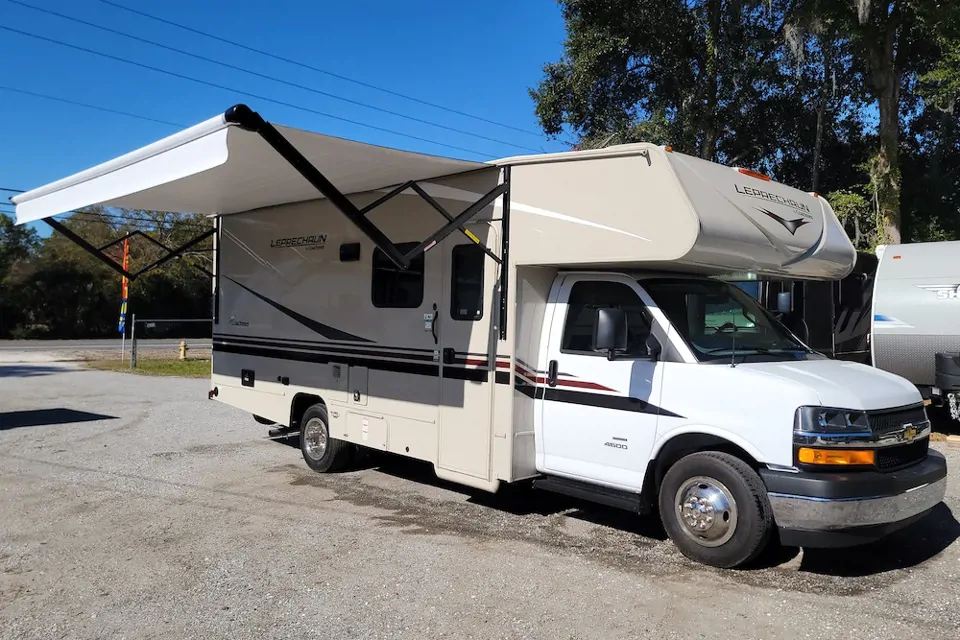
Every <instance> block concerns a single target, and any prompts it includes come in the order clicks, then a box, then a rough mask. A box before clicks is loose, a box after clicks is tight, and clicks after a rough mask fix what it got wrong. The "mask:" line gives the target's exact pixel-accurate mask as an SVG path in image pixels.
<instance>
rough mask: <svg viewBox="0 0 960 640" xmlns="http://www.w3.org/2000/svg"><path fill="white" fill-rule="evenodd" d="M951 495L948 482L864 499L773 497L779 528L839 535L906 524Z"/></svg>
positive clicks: (771, 494)
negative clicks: (858, 529)
mask: <svg viewBox="0 0 960 640" xmlns="http://www.w3.org/2000/svg"><path fill="white" fill-rule="evenodd" d="M946 491H947V479H946V477H943V478H941V479H939V480H937V481H935V482H930V483H927V484H923V485H920V486H918V487H913V488H911V489H908V490H907V491H904V492H903V493H899V494H896V495H888V496H873V497H863V498H859V497H858V498H838V499H830V498H815V497H811V496H798V495H791V494H784V493H770V494H768V496H769V498H770V506H771V508H772V509H773V517H774V519H775V520H776V522H777V526H779V527H781V528H783V529H803V530H806V531H836V530H841V529H851V528H854V527H869V526H875V525H883V524H889V523H893V522H899V521H901V520H906V519H908V518H912V517H914V516H917V515H920V514H922V513H924V512H926V511H929V510H930V509H932V508H933V507H935V506H937V505H938V504H939V503H940V502H941V501H942V500H943V497H944V495H945V494H946Z"/></svg>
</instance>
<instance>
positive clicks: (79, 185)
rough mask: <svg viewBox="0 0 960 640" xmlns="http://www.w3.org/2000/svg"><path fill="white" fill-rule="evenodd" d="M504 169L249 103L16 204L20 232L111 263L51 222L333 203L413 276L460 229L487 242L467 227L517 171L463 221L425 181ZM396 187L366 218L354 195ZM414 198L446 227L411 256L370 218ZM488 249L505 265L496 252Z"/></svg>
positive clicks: (26, 196)
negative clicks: (44, 233)
mask: <svg viewBox="0 0 960 640" xmlns="http://www.w3.org/2000/svg"><path fill="white" fill-rule="evenodd" d="M495 166H496V165H494V164H488V163H483V162H472V161H467V160H458V159H454V158H444V157H440V156H432V155H425V154H420V153H412V152H409V151H401V150H399V149H390V148H387V147H380V146H375V145H370V144H365V143H361V142H355V141H352V140H345V139H342V138H335V137H332V136H326V135H321V134H318V133H312V132H309V131H303V130H300V129H293V128H290V127H284V126H278V125H273V124H271V123H269V122H267V121H265V120H264V119H263V118H262V117H261V116H260V115H259V114H258V113H256V112H254V111H252V110H251V109H250V108H249V107H247V106H246V105H236V106H234V107H231V108H230V109H228V110H227V111H226V112H225V113H223V114H222V115H220V116H217V117H215V118H211V119H210V120H207V121H206V122H202V123H200V124H198V125H196V126H193V127H190V128H189V129H185V130H184V131H181V132H180V133H177V134H174V135H172V136H169V137H167V138H164V139H163V140H160V141H158V142H155V143H153V144H151V145H148V146H146V147H143V148H141V149H138V150H136V151H133V152H131V153H128V154H126V155H123V156H120V157H119V158H115V159H114V160H110V161H109V162H105V163H103V164H100V165H98V166H95V167H92V168H90V169H87V170H86V171H82V172H80V173H77V174H75V175H73V176H69V177H67V178H64V179H62V180H58V181H57V182H53V183H50V184H48V185H45V186H43V187H39V188H37V189H33V190H32V191H28V192H26V193H23V194H20V195H18V196H16V197H14V198H12V200H13V203H14V204H15V205H16V216H17V223H18V224H24V223H26V222H32V221H36V220H44V221H46V222H47V223H48V224H49V225H51V226H52V227H54V228H55V229H57V230H58V231H60V232H61V233H63V234H65V235H67V236H68V237H69V238H70V239H71V240H73V241H74V242H76V243H77V244H79V245H80V246H82V247H84V248H85V249H87V250H88V251H90V252H91V253H99V254H100V255H98V257H99V258H100V259H101V260H104V261H109V259H108V258H106V257H104V256H103V255H102V252H100V251H99V250H98V249H96V248H95V247H92V246H90V245H89V244H87V243H86V242H85V241H84V240H83V239H82V238H79V237H78V236H76V234H74V233H72V232H71V231H70V230H69V229H68V228H66V227H64V225H62V224H60V223H59V222H57V221H56V220H53V219H51V216H55V215H57V214H61V213H65V212H68V211H73V210H75V209H78V208H82V207H87V206H91V205H97V204H99V205H103V206H108V207H120V208H125V209H146V210H154V211H177V212H191V213H204V214H210V215H225V214H231V213H239V212H242V211H250V210H253V209H259V208H262V207H268V206H273V205H280V204H286V203H291V202H300V201H304V200H315V199H318V198H327V199H328V200H329V201H330V202H331V204H333V205H334V206H335V207H336V208H337V209H338V210H340V212H341V213H343V214H344V215H345V216H346V217H347V218H348V219H350V220H351V222H353V223H354V224H355V225H356V226H357V228H358V229H359V230H360V231H362V232H363V233H364V234H366V235H367V237H369V238H370V239H371V240H372V241H373V242H374V243H375V244H376V245H377V246H378V247H379V248H380V249H381V250H382V251H383V252H384V253H385V254H386V255H387V256H388V257H389V258H390V259H391V260H392V261H393V262H394V263H396V264H397V265H398V266H399V267H400V268H403V269H406V268H408V267H409V266H410V261H411V260H412V259H413V258H415V257H416V256H417V255H419V254H420V253H422V252H424V251H427V250H429V249H430V248H431V247H433V246H434V245H436V244H437V243H439V242H440V241H441V240H443V238H445V237H446V236H447V235H449V234H450V233H452V232H454V231H456V230H458V229H459V230H460V231H461V232H462V233H464V234H465V235H466V236H467V237H469V238H470V239H471V240H472V241H474V242H475V243H477V244H480V241H479V240H478V239H477V238H476V237H475V236H473V234H471V233H470V232H468V231H466V229H465V228H464V224H465V223H467V222H468V221H469V220H470V219H471V218H473V217H474V216H476V215H477V214H478V213H479V212H480V211H481V210H482V209H483V208H484V207H486V206H487V205H489V204H490V203H491V202H493V201H494V200H495V199H497V198H498V197H500V196H501V195H503V194H505V193H506V192H507V191H508V189H509V169H504V170H503V172H504V179H503V181H502V183H501V184H499V185H498V186H497V187H495V188H494V189H492V190H491V191H490V192H488V193H486V194H484V195H483V196H481V197H480V199H478V200H477V201H476V202H474V203H473V204H471V205H470V206H468V207H467V208H466V209H465V210H464V211H462V212H459V213H457V214H456V215H453V214H451V213H449V212H447V211H446V210H444V209H443V207H442V206H441V205H440V204H439V203H438V202H437V201H436V200H434V199H433V198H431V197H430V196H429V195H427V193H426V192H425V191H424V190H423V189H422V188H420V187H419V185H418V184H417V182H418V181H423V180H431V179H436V178H440V177H443V176H451V175H456V174H460V173H466V172H469V171H475V170H478V169H484V168H493V167H495ZM390 187H395V188H394V189H392V190H391V191H390V192H389V193H387V195H385V196H383V197H382V198H380V199H379V200H377V201H376V202H374V203H372V204H370V205H367V206H366V207H364V208H363V209H362V210H361V209H358V208H357V207H356V206H355V205H354V204H353V203H352V202H351V201H350V200H349V199H348V198H347V197H346V196H347V195H349V194H353V193H361V192H366V191H373V190H386V189H389V188H390ZM407 190H413V191H414V192H415V193H417V194H418V195H419V196H420V197H421V198H423V199H424V200H426V201H427V202H428V203H429V204H430V205H431V206H432V207H433V208H434V209H435V210H437V212H438V213H439V214H440V215H441V216H442V217H443V218H444V219H445V224H443V225H442V226H440V227H439V228H438V229H437V231H436V232H434V233H433V234H431V235H430V236H429V237H427V238H425V239H424V240H423V241H422V242H421V243H419V244H418V245H417V246H416V247H414V248H413V249H411V250H410V251H408V252H407V253H403V252H401V251H400V250H399V249H398V247H397V246H396V245H395V244H394V243H393V242H392V241H391V240H390V239H389V238H387V237H386V236H385V235H384V234H383V233H382V232H381V231H380V229H379V228H378V227H377V226H376V225H375V224H374V223H372V222H371V221H370V220H369V219H368V218H367V217H366V214H367V213H369V212H370V211H371V210H372V209H374V208H375V207H377V206H379V205H381V204H383V203H384V202H386V201H387V200H389V199H390V198H393V197H395V196H397V195H399V194H400V193H403V192H405V191H407ZM197 241H198V242H199V240H197ZM480 246H481V247H483V245H482V244H480ZM483 249H484V250H485V251H486V252H487V254H488V255H490V256H491V257H492V258H493V259H494V260H496V261H497V262H500V260H501V258H500V257H498V256H496V255H495V254H494V253H493V252H492V251H491V250H490V249H488V248H487V247H483ZM174 251H175V252H178V251H180V249H177V250H174ZM503 253H505V252H504V251H501V256H502V255H503ZM171 257H172V256H171ZM166 259H169V258H165V260H166ZM111 266H112V267H113V268H115V269H118V270H120V269H119V267H118V266H114V265H112V264H111ZM124 274H125V275H129V276H131V277H135V275H136V274H126V273H125V272H124Z"/></svg>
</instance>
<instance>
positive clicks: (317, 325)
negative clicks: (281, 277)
mask: <svg viewBox="0 0 960 640" xmlns="http://www.w3.org/2000/svg"><path fill="white" fill-rule="evenodd" d="M223 277H224V278H226V279H227V280H229V281H230V282H232V283H233V284H235V285H237V286H238V287H240V288H241V289H243V290H244V291H247V292H249V293H250V294H252V295H254V296H256V297H258V298H260V299H261V300H263V301H264V302H266V303H267V304H268V305H270V306H271V307H273V308H274V309H276V310H277V311H279V312H280V313H282V314H284V315H285V316H287V317H288V318H292V319H293V320H296V321H297V322H299V323H300V324H302V325H303V326H305V327H307V328H308V329H310V330H311V331H314V332H315V333H319V334H320V335H322V336H323V337H324V338H328V339H330V340H343V341H344V342H373V341H372V340H367V339H366V338H361V337H360V336H355V335H353V334H350V333H347V332H345V331H340V329H335V328H333V327H331V326H329V325H325V324H323V323H322V322H317V321H316V320H313V319H311V318H308V317H307V316H305V315H303V314H301V313H297V312H296V311H294V310H293V309H289V308H287V307H285V306H283V305H282V304H280V303H279V302H275V301H273V300H271V299H270V298H268V297H266V296H265V295H263V294H260V293H257V292H256V291H254V290H253V289H251V288H250V287H248V286H246V285H243V284H240V283H239V282H237V281H236V280H234V279H233V278H231V277H230V276H223Z"/></svg>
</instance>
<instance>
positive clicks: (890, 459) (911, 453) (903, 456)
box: [874, 438, 930, 471]
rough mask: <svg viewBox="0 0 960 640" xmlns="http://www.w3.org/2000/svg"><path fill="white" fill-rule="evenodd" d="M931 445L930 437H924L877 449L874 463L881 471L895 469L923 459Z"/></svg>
mask: <svg viewBox="0 0 960 640" xmlns="http://www.w3.org/2000/svg"><path fill="white" fill-rule="evenodd" d="M929 447H930V438H922V439H920V440H917V441H915V442H910V443H908V444H898V445H895V446H893V447H883V448H882V449H877V454H876V455H877V458H876V461H875V463H874V464H876V467H877V469H879V470H880V471H893V470H895V469H899V468H901V467H906V466H908V465H911V464H913V463H914V462H919V461H920V460H923V459H924V458H925V457H926V455H927V450H928V449H929Z"/></svg>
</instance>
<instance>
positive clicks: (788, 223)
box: [757, 207, 810, 236]
mask: <svg viewBox="0 0 960 640" xmlns="http://www.w3.org/2000/svg"><path fill="white" fill-rule="evenodd" d="M757 211H759V212H760V213H762V214H764V215H766V216H768V217H770V218H773V219H774V220H776V221H777V222H779V223H780V224H781V225H782V226H783V228H784V229H786V230H787V231H789V232H790V235H792V236H793V235H796V234H797V229H799V228H800V227H802V226H803V225H805V224H808V223H809V222H810V221H809V220H806V219H805V218H795V219H793V220H787V219H786V218H781V217H780V216H778V215H777V214H775V213H774V212H773V211H770V210H768V209H761V208H760V207H757Z"/></svg>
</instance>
